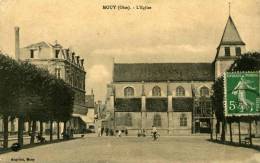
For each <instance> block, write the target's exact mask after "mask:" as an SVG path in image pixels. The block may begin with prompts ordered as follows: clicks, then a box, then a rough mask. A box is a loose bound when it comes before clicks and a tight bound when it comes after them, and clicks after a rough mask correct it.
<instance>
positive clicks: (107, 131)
mask: <svg viewBox="0 0 260 163" xmlns="http://www.w3.org/2000/svg"><path fill="white" fill-rule="evenodd" d="M104 132H105V136H114V131H113V129H109V128H103V127H102V128H101V127H98V136H99V137H100V136H103V133H104ZM115 133H116V136H117V137H121V136H122V133H124V134H125V136H127V135H128V130H127V128H126V129H124V130H116V131H115ZM151 133H152V136H153V139H154V140H157V139H158V135H159V134H158V131H157V129H156V127H155V126H152V132H151ZM139 136H145V130H144V129H142V130H141V133H139V132H138V137H139Z"/></svg>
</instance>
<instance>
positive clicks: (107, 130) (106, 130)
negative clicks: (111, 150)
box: [105, 128, 109, 136]
mask: <svg viewBox="0 0 260 163" xmlns="http://www.w3.org/2000/svg"><path fill="white" fill-rule="evenodd" d="M105 132H106V136H108V132H109V129H108V128H106V129H105Z"/></svg>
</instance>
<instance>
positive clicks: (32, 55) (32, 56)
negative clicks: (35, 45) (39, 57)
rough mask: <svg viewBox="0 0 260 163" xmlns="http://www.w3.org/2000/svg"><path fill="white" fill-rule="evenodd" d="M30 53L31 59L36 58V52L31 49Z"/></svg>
mask: <svg viewBox="0 0 260 163" xmlns="http://www.w3.org/2000/svg"><path fill="white" fill-rule="evenodd" d="M30 52H31V58H34V50H33V49H31V50H30Z"/></svg>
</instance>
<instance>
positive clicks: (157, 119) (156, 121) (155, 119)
mask: <svg viewBox="0 0 260 163" xmlns="http://www.w3.org/2000/svg"><path fill="white" fill-rule="evenodd" d="M153 126H155V127H160V126H162V120H161V116H160V115H159V114H155V115H154V117H153Z"/></svg>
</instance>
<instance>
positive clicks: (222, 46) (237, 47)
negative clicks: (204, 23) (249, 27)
mask: <svg viewBox="0 0 260 163" xmlns="http://www.w3.org/2000/svg"><path fill="white" fill-rule="evenodd" d="M229 6H230V5H229ZM245 45H246V44H245V43H244V42H243V40H242V39H241V37H240V35H239V32H238V30H237V28H236V26H235V23H234V21H233V19H232V17H231V15H230V7H229V16H228V20H227V23H226V26H225V29H224V32H223V35H222V37H221V40H220V43H219V45H218V47H217V54H216V57H215V60H214V64H215V77H216V78H217V77H220V76H222V75H223V73H224V72H225V71H227V70H228V69H229V67H230V65H231V64H232V63H233V62H234V61H235V59H236V58H237V57H239V56H240V55H242V54H243V53H245V51H246V48H245Z"/></svg>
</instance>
